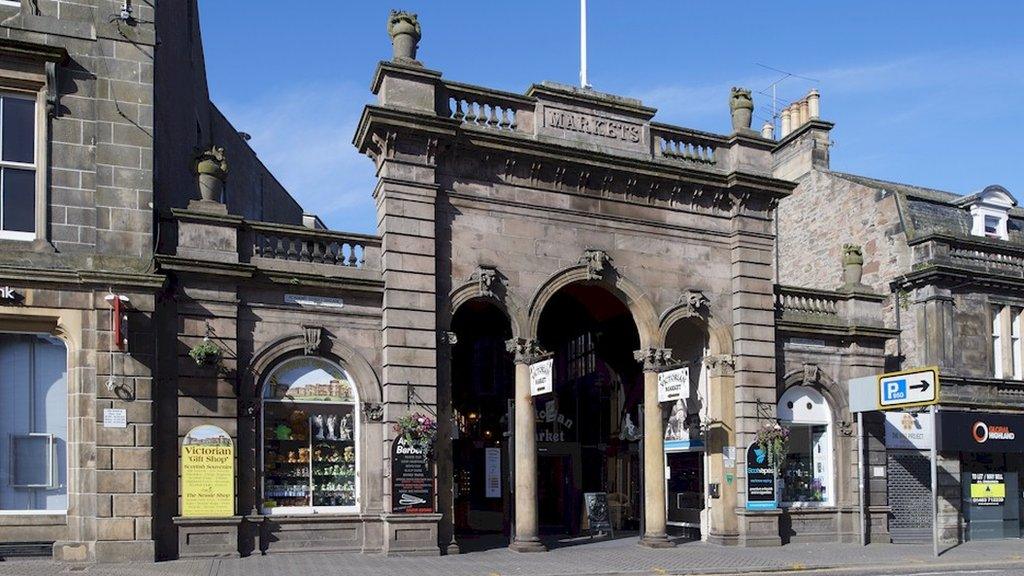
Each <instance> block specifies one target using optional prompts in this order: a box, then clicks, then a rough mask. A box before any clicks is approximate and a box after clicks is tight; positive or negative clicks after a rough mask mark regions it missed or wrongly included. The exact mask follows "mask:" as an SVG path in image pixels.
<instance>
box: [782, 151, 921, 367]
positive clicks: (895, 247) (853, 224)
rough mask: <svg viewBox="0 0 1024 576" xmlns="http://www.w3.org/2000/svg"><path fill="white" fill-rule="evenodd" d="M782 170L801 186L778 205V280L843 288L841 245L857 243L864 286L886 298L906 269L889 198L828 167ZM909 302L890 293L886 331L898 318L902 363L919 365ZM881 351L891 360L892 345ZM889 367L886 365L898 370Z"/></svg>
mask: <svg viewBox="0 0 1024 576" xmlns="http://www.w3.org/2000/svg"><path fill="white" fill-rule="evenodd" d="M797 144H799V143H798V142H795V143H792V144H791V145H797ZM779 154H781V152H778V151H777V152H776V155H777V156H778V155H779ZM809 164H810V163H809V162H808V163H807V166H806V167H808V168H809V167H810V165H809ZM783 173H785V177H792V178H794V179H796V180H797V182H799V185H798V186H797V187H796V189H795V190H794V191H793V193H792V194H791V195H790V196H789V197H787V198H784V199H783V200H781V201H780V202H779V209H778V216H777V217H778V274H779V283H780V284H783V285H788V286H802V287H808V288H820V289H824V290H832V289H835V288H837V287H838V286H840V285H841V284H842V283H843V279H842V274H843V269H842V266H841V265H840V263H841V261H842V255H843V245H844V244H857V245H860V246H861V247H862V249H863V253H864V277H863V283H864V284H865V285H867V286H869V287H870V288H871V289H872V290H873V291H874V292H876V293H878V294H890V290H891V289H890V286H889V283H890V282H891V281H892V280H893V279H894V278H896V277H897V276H899V275H901V274H904V273H906V272H908V271H909V270H910V266H911V252H910V249H909V248H908V247H907V244H906V237H905V236H904V233H903V227H902V223H901V222H900V215H899V211H898V210H897V206H896V198H895V195H894V194H892V193H889V192H886V191H884V190H879V189H876V188H870V187H868V186H865V185H863V184H859V183H856V182H853V181H850V180H848V179H845V178H843V176H842V175H841V174H836V173H833V172H830V171H829V170H828V167H827V165H826V166H820V165H818V166H815V167H814V168H813V169H811V171H809V172H806V173H803V174H799V173H792V170H782V169H780V170H777V171H776V175H777V176H780V177H782V174H783ZM912 299H913V296H912V295H910V294H898V295H897V297H896V299H895V300H896V301H895V302H894V301H893V297H892V296H890V297H889V300H888V301H887V302H886V305H885V311H884V314H885V325H886V326H888V327H895V326H896V315H897V314H898V315H899V317H900V318H899V323H900V326H901V327H902V329H903V330H902V336H901V340H902V341H901V345H902V352H903V355H904V356H905V358H906V360H905V364H906V365H908V366H912V365H916V363H918V362H919V361H920V359H919V357H918V356H919V355H918V352H917V344H916V335H915V318H914V314H913V312H912V311H911V309H910V305H911V300H912ZM896 306H899V310H897V309H896ZM886 354H887V355H889V356H891V357H895V355H896V342H895V340H894V341H892V342H890V343H889V344H888V345H887V348H886ZM894 362H895V361H890V364H889V365H888V366H889V367H890V368H894V367H896V366H897V364H895V363H894Z"/></svg>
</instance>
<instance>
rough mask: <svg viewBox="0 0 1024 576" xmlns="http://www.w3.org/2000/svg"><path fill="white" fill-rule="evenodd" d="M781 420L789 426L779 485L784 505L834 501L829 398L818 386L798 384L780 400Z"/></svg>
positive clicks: (822, 503) (829, 502) (812, 504)
mask: <svg viewBox="0 0 1024 576" xmlns="http://www.w3.org/2000/svg"><path fill="white" fill-rule="evenodd" d="M777 416H778V418H779V422H780V423H781V424H782V425H783V426H785V427H787V428H789V431H790V434H789V447H788V450H787V453H786V458H785V461H784V463H783V466H782V468H781V470H780V471H779V480H780V481H779V489H780V490H781V498H780V501H781V502H782V505H783V506H822V505H828V504H831V503H832V498H833V496H832V491H833V489H832V486H833V473H832V458H831V455H832V439H831V431H832V424H831V422H832V418H831V410H830V409H829V405H828V402H827V401H826V400H825V398H824V397H823V396H822V395H821V394H820V393H819V392H817V391H816V390H814V389H812V388H807V387H804V386H795V387H793V388H790V389H789V390H787V391H786V393H785V394H783V396H782V399H781V400H779V405H778V413H777Z"/></svg>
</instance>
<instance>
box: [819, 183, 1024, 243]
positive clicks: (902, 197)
mask: <svg viewBox="0 0 1024 576" xmlns="http://www.w3.org/2000/svg"><path fill="white" fill-rule="evenodd" d="M832 174H833V175H834V176H836V177H838V178H842V179H844V180H849V181H850V182H854V183H856V184H860V185H862V186H867V187H869V188H876V189H879V190H885V191H888V192H891V193H893V194H896V195H897V202H896V205H897V206H898V208H899V210H900V216H902V219H903V223H904V230H905V231H906V234H907V240H908V241H910V240H912V239H913V238H915V237H921V236H926V235H928V234H946V235H949V236H958V237H966V238H971V239H975V240H976V239H978V238H977V237H975V236H971V224H972V222H971V213H970V212H969V211H968V209H967V208H966V207H964V205H963V202H964V200H965V199H966V198H969V197H965V196H961V195H960V194H955V193H953V192H947V191H945V190H936V189H934V188H924V187H922V186H913V185H910V184H901V183H899V182H889V181H886V180H878V179H876V178H867V177H865V176H858V175H856V174H846V173H843V172H833V173H832ZM1009 214H1010V219H1009V221H1008V222H1007V232H1008V235H1009V241H1010V242H1012V243H1022V244H1024V209H1021V208H1011V209H1010V212H1009Z"/></svg>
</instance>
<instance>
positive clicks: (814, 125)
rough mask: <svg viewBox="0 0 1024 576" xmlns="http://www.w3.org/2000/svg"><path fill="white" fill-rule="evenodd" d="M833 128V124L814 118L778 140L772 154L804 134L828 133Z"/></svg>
mask: <svg viewBox="0 0 1024 576" xmlns="http://www.w3.org/2000/svg"><path fill="white" fill-rule="evenodd" d="M834 126H835V124H833V123H832V122H828V121H826V120H821V119H819V118H814V119H811V120H808V121H807V122H805V123H804V124H803V125H802V126H800V127H799V128H797V129H796V130H793V131H792V132H790V133H789V134H786V137H785V138H783V139H781V140H779V142H778V143H777V144H775V147H774V149H773V150H772V151H773V152H778V151H779V150H781V149H782V148H785V147H786V145H787V144H789V143H790V142H793V141H794V140H796V139H797V138H799V137H800V135H801V134H803V133H804V132H809V131H811V130H814V129H817V130H825V131H829V130H832V128H833V127H834Z"/></svg>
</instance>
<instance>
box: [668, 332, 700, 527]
mask: <svg viewBox="0 0 1024 576" xmlns="http://www.w3.org/2000/svg"><path fill="white" fill-rule="evenodd" d="M708 345H709V342H708V332H707V327H706V324H705V323H704V322H703V320H701V319H699V318H697V317H687V318H681V319H679V320H677V321H675V322H674V323H672V325H671V327H670V328H669V329H668V331H667V332H666V334H665V347H666V348H667V349H669V350H671V351H672V358H673V359H674V360H677V361H678V362H679V363H680V366H683V367H686V369H687V372H688V374H689V378H690V382H689V388H688V389H687V390H686V392H684V395H683V398H680V399H679V400H676V401H675V402H674V403H672V404H670V405H668V406H667V410H666V414H665V415H666V418H667V420H666V422H665V427H664V429H665V438H664V440H665V469H666V478H665V495H666V502H667V511H666V523H667V524H668V527H669V530H670V532H671V533H673V534H680V535H682V536H685V537H687V538H690V539H701V538H706V537H707V528H708V518H707V513H708V510H707V504H708V503H707V501H706V493H707V491H706V490H705V486H706V485H707V483H708V474H707V473H708V462H707V438H706V430H705V427H704V426H702V423H706V422H708V420H709V417H708V410H709V402H710V394H711V390H710V385H709V378H708V370H707V367H706V366H705V365H704V357H705V356H707V355H708Z"/></svg>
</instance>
